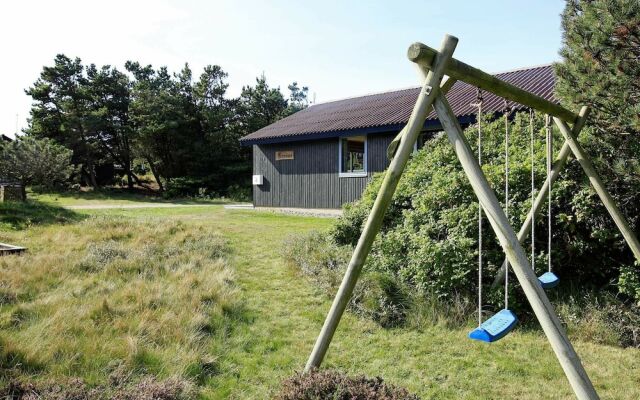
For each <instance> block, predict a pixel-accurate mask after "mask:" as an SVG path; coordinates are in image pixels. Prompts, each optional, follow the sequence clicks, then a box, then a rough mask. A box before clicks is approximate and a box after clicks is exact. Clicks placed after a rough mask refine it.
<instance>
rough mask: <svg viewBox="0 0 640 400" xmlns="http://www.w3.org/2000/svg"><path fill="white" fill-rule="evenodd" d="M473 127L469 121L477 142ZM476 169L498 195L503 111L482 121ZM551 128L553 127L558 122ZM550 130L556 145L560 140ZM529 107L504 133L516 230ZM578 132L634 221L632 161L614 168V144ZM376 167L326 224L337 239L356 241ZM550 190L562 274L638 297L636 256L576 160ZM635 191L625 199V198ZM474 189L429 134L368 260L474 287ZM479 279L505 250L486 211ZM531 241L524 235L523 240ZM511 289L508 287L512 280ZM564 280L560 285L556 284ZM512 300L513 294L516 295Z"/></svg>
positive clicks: (426, 289)
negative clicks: (357, 198)
mask: <svg viewBox="0 0 640 400" xmlns="http://www.w3.org/2000/svg"><path fill="white" fill-rule="evenodd" d="M534 126H535V128H534V130H535V134H536V141H535V148H534V156H535V158H534V163H535V170H534V173H535V180H536V182H537V185H538V186H540V185H541V183H542V182H543V180H544V179H545V144H544V129H543V118H542V116H539V115H536V116H535V121H534ZM476 134H477V133H476V128H475V127H471V129H469V130H467V132H466V136H467V139H468V140H469V142H470V143H475V135H476ZM483 137H484V141H483V170H484V173H485V175H486V177H487V179H488V180H489V182H490V184H491V185H492V187H493V189H494V190H495V191H496V194H497V196H498V198H499V199H503V198H504V183H505V182H504V162H505V160H504V121H503V120H502V119H498V120H495V121H493V122H491V121H485V123H484V131H483ZM555 137H556V138H558V139H559V138H560V135H559V134H558V133H557V132H556V133H555ZM558 139H557V140H555V154H557V152H558V150H559V147H560V146H561V144H562V142H561V140H558ZM529 142H530V134H529V118H528V113H526V114H524V113H523V114H518V115H516V117H515V120H514V121H513V123H512V129H511V138H510V149H509V151H510V165H509V168H510V181H509V185H510V206H509V207H510V222H511V224H512V226H513V227H514V229H515V230H516V231H517V230H518V229H519V227H520V225H521V224H522V222H523V221H524V218H525V216H526V214H527V212H528V211H529V208H530V206H531V201H530V190H531V189H530V188H531V182H530V176H531V156H530V149H529ZM581 142H583V144H584V147H586V149H587V151H588V152H589V153H591V154H594V155H595V157H594V163H595V165H596V168H597V169H599V170H603V171H607V172H609V173H608V174H607V175H606V176H603V179H604V180H605V181H606V182H605V184H607V185H608V187H609V188H610V189H611V192H612V194H613V196H614V198H616V199H624V200H625V201H624V202H620V203H619V204H620V206H621V208H622V211H623V213H625V215H627V216H629V217H630V223H631V225H632V226H637V222H638V221H637V218H638V215H639V212H638V211H640V210H639V209H638V208H639V207H640V180H638V179H635V178H634V179H631V178H630V179H623V178H621V177H620V174H622V173H623V172H624V174H627V175H630V176H632V177H635V176H636V174H638V171H634V170H631V171H620V170H618V171H617V173H613V172H611V171H612V170H611V168H607V167H606V166H607V164H608V163H611V162H613V161H611V160H612V159H613V158H612V157H611V154H614V152H612V149H611V148H610V147H609V146H607V145H606V143H605V142H604V141H603V140H602V139H601V138H599V137H598V136H596V135H593V134H592V133H591V131H589V130H588V129H587V130H585V131H584V132H583V135H582V136H581ZM382 176H383V174H378V175H376V176H375V177H374V179H373V180H372V181H371V183H370V184H369V185H368V186H367V188H366V190H365V192H364V194H363V196H362V199H361V200H360V201H358V202H356V203H353V204H349V205H347V206H346V207H345V209H344V215H343V216H342V217H341V218H340V219H338V221H337V222H336V224H335V226H334V227H333V229H332V231H331V235H332V238H333V239H334V240H335V241H336V243H337V244H338V245H354V244H355V243H356V242H357V239H358V237H359V235H360V231H361V228H362V224H363V223H364V221H365V219H366V216H367V215H368V213H369V210H370V209H371V206H372V204H373V201H374V199H375V196H376V194H377V191H378V189H379V187H380V184H381V180H382ZM552 198H553V219H552V230H553V239H552V240H553V242H552V244H553V246H552V247H553V250H552V251H553V254H552V256H553V265H554V270H555V272H556V273H557V274H558V275H559V276H560V277H561V278H562V281H563V282H564V283H566V282H568V281H573V282H575V283H579V284H580V285H582V286H583V287H585V288H594V289H601V288H605V289H608V290H612V291H616V290H618V289H619V290H620V292H621V293H623V294H625V295H627V296H630V297H635V298H636V299H639V298H638V297H636V296H638V295H639V294H640V290H639V289H640V282H639V281H640V280H639V279H638V275H637V271H638V270H637V268H634V267H633V266H632V265H633V264H632V263H633V257H632V255H631V253H630V251H629V250H628V248H627V246H626V244H625V243H624V241H623V240H622V238H621V235H620V234H619V232H618V229H617V228H616V226H615V225H614V223H613V221H612V220H611V218H610V216H609V215H608V213H607V212H606V210H605V209H604V207H603V206H602V205H601V202H600V200H599V198H598V197H597V196H596V194H595V193H594V192H593V190H592V189H591V187H590V186H589V182H588V180H587V178H586V177H585V175H584V173H583V172H582V170H581V169H580V167H579V165H578V164H577V163H576V162H575V161H569V164H568V166H567V168H566V170H565V172H563V173H562V174H561V176H560V178H559V180H558V181H557V182H556V184H555V185H554V188H553V192H552ZM630 199H632V200H630ZM477 213H478V206H477V199H476V197H475V195H474V193H473V191H472V189H471V187H470V185H469V183H468V179H467V177H466V175H465V174H464V172H463V171H462V168H461V167H460V163H459V161H458V160H457V157H456V155H455V154H454V152H453V149H452V147H451V145H450V144H449V143H448V141H447V140H446V138H445V137H443V136H439V137H436V138H434V139H433V140H431V141H429V142H427V143H426V145H425V147H424V148H423V149H421V150H420V151H419V152H418V153H417V154H415V155H414V156H413V157H412V159H411V161H410V162H409V164H408V166H407V169H406V171H405V173H404V175H403V178H402V179H401V181H400V184H399V186H398V189H397V192H396V195H395V196H394V199H393V201H392V204H391V206H390V208H389V210H388V212H387V214H386V217H385V222H384V224H383V227H382V230H381V233H380V235H379V236H378V238H377V239H376V241H375V242H374V245H373V248H372V251H371V254H370V256H369V258H368V261H367V263H368V265H367V268H368V269H370V270H374V271H378V272H382V273H386V274H388V275H390V276H394V277H396V278H397V279H398V280H399V281H401V282H403V283H405V284H407V285H409V286H410V287H412V288H414V289H415V290H417V291H420V292H423V293H431V294H434V295H436V296H439V297H441V298H443V299H447V298H454V297H460V296H462V297H463V298H464V297H466V298H472V297H474V296H475V292H476V290H477V288H476V286H477V273H476V271H477V257H478V253H477V241H478V233H477V229H478V228H477ZM546 228H547V226H546V215H545V213H544V212H543V215H541V216H540V217H539V219H538V221H537V229H536V243H537V246H536V250H537V251H536V264H537V265H538V266H539V267H538V272H539V273H541V272H542V269H544V267H542V266H543V265H546V260H547V256H546V254H545V249H546ZM484 232H485V236H484V237H485V239H484V252H483V256H484V259H485V265H486V267H485V270H484V277H483V278H484V282H485V283H487V284H488V283H490V282H492V280H493V278H494V277H495V274H496V271H497V269H498V267H499V266H500V265H501V263H502V261H503V257H504V255H503V252H502V251H501V249H500V247H499V246H498V243H497V240H496V239H495V235H494V234H493V232H492V231H491V228H490V226H489V224H488V223H487V221H486V220H485V222H484ZM529 243H530V241H528V242H527V244H525V247H528V245H529ZM513 286H514V287H512V290H514V292H515V293H520V292H519V291H516V290H515V289H516V287H515V285H513ZM488 289H489V288H488V287H487V288H485V293H486V294H487V295H486V299H485V300H488V301H489V303H492V304H494V305H495V306H496V307H497V306H499V303H500V299H501V298H502V295H501V292H500V290H498V291H493V292H489V290H488ZM560 290H562V289H560ZM513 304H514V305H515V306H516V308H517V302H514V303H513Z"/></svg>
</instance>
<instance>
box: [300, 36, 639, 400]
mask: <svg viewBox="0 0 640 400" xmlns="http://www.w3.org/2000/svg"><path fill="white" fill-rule="evenodd" d="M457 41H458V40H457V39H456V38H455V37H452V36H449V35H446V36H445V38H444V40H443V43H442V46H441V50H440V51H436V50H433V49H431V48H429V47H428V46H425V45H424V44H421V43H416V44H414V45H412V46H411V47H410V48H409V51H408V56H409V59H410V60H411V61H413V62H415V63H416V64H417V65H418V66H419V67H420V68H419V69H420V71H421V74H422V76H421V79H422V82H423V84H424V85H423V87H422V90H421V92H420V94H419V95H418V99H417V101H416V105H415V107H414V109H413V112H412V114H411V117H410V119H409V122H408V123H407V126H406V127H405V128H404V129H403V130H402V132H401V134H399V135H398V136H397V137H396V139H394V141H393V143H392V145H391V146H390V149H389V152H390V154H394V153H395V155H394V157H393V159H392V161H391V164H390V165H389V168H388V170H387V172H386V174H385V178H384V180H383V182H382V186H381V187H380V190H379V192H378V195H377V197H376V200H375V202H374V206H373V208H372V210H371V212H370V214H369V217H368V219H367V222H366V224H365V226H364V228H363V230H362V234H361V236H360V239H359V240H358V244H357V245H356V248H355V250H354V253H353V256H352V258H351V261H350V262H349V266H348V267H347V271H346V273H345V276H344V278H343V280H342V283H341V285H340V288H339V289H338V293H337V294H336V297H335V299H334V301H333V304H332V306H331V310H330V311H329V314H328V315H327V318H326V320H325V322H324V325H323V327H322V330H321V332H320V335H319V336H318V338H317V340H316V343H315V345H314V348H313V351H312V353H311V355H310V357H309V360H308V361H307V365H306V367H305V371H308V370H310V369H311V368H315V367H319V366H320V364H321V363H322V360H323V359H324V356H325V354H326V351H327V349H328V347H329V344H330V342H331V339H332V338H333V335H334V333H335V331H336V328H337V326H338V323H339V322H340V319H341V317H342V314H343V313H344V310H345V309H346V306H347V304H348V302H349V300H350V298H351V294H352V293H353V288H354V287H355V284H356V282H357V280H358V277H359V275H360V272H361V270H362V266H363V265H364V262H365V260H366V258H367V255H368V254H369V252H370V250H371V246H372V244H373V240H374V239H375V236H376V235H377V233H378V231H379V230H380V227H381V225H382V220H383V218H384V214H385V212H386V210H387V208H388V206H389V204H390V202H391V199H392V197H393V194H394V192H395V189H396V187H397V185H398V181H399V179H400V177H401V175H402V172H403V170H404V168H405V166H406V163H407V161H408V159H409V156H410V155H411V152H412V151H413V146H414V144H415V142H416V140H417V137H418V134H419V133H420V130H421V129H422V126H423V125H424V121H425V119H426V117H427V115H428V113H429V111H430V108H431V105H433V106H434V108H435V109H436V113H437V115H438V118H439V120H440V122H441V123H442V126H443V128H444V130H445V131H446V133H447V137H448V138H449V141H450V142H451V144H452V145H453V147H454V149H455V152H456V155H457V156H458V159H459V160H460V163H461V165H462V167H463V170H464V171H465V173H466V175H467V177H468V178H469V181H470V183H471V186H472V188H473V190H474V192H475V194H476V196H477V197H478V200H479V202H480V204H481V206H482V208H483V209H484V211H485V214H486V215H487V218H488V220H489V222H490V224H491V226H492V228H493V230H494V231H495V233H496V235H497V237H498V240H499V242H500V244H501V246H502V248H503V251H504V252H505V254H506V256H507V259H508V260H509V262H510V264H511V265H512V266H513V270H514V272H515V275H516V277H517V278H518V281H519V282H520V285H521V286H522V289H523V291H524V293H525V296H526V297H527V300H528V301H529V303H530V304H531V308H532V309H533V311H534V313H535V315H536V317H537V318H538V321H539V322H540V325H541V326H542V329H543V331H544V333H545V335H546V336H547V338H548V340H549V343H550V344H551V347H552V349H553V351H554V352H555V354H556V357H557V358H558V361H559V362H560V365H561V366H562V368H563V370H564V372H565V374H566V376H567V378H568V380H569V383H570V384H571V387H572V388H573V391H574V393H575V394H576V396H577V397H578V399H580V400H582V399H588V400H593V399H598V398H599V397H598V394H597V393H596V391H595V389H594V387H593V385H592V383H591V381H590V379H589V377H588V375H587V373H586V371H585V370H584V367H583V366H582V363H581V362H580V359H579V357H578V355H577V354H576V352H575V350H574V349H573V346H572V345H571V342H570V341H569V338H568V337H567V334H566V332H565V331H564V329H563V327H562V324H561V323H560V320H559V319H558V316H557V315H556V313H555V311H554V309H553V306H552V305H551V303H550V302H549V299H548V298H547V296H546V294H545V292H544V290H543V289H542V287H541V285H540V284H539V281H538V279H537V277H536V275H535V273H534V271H532V270H531V264H530V263H529V260H528V259H527V255H526V253H525V251H524V249H523V247H522V245H521V241H522V240H524V238H525V237H526V235H528V234H529V232H528V229H527V227H526V226H527V225H530V219H531V218H533V217H534V216H535V215H536V214H537V212H539V209H540V208H541V204H542V202H543V197H544V196H545V195H546V193H547V192H548V190H549V189H550V187H551V185H552V184H553V182H554V181H555V179H556V178H557V177H558V175H559V174H560V171H561V170H562V169H563V167H564V164H565V163H566V161H567V158H568V156H569V152H570V151H571V152H573V154H574V155H575V156H576V158H577V159H578V161H579V162H580V165H581V166H582V168H583V169H584V170H585V172H586V174H587V176H588V177H589V179H590V181H591V183H592V185H593V186H594V187H595V189H596V192H597V193H598V195H599V196H600V198H601V199H602V201H603V203H604V204H605V206H606V208H607V210H608V211H609V213H610V214H611V215H612V217H613V218H614V221H615V222H616V225H617V226H618V228H619V229H620V230H621V232H622V234H623V236H624V238H625V240H626V241H627V243H628V244H629V246H630V247H631V249H632V251H633V253H634V255H635V256H636V258H638V260H640V244H639V243H638V240H637V238H636V236H635V234H634V233H633V231H632V230H631V228H630V227H629V224H628V223H627V222H626V220H625V219H624V217H623V216H622V214H621V213H620V211H619V210H618V208H617V207H616V205H615V203H614V202H613V199H612V198H611V196H610V195H609V193H608V192H607V191H606V189H605V188H604V185H603V184H602V181H601V179H600V178H599V177H598V175H597V174H596V172H595V169H594V168H593V165H592V164H591V161H590V160H589V158H588V156H587V155H586V153H585V152H584V150H582V148H581V146H580V144H579V143H578V142H577V140H575V138H576V137H577V136H578V134H579V133H580V130H581V129H582V127H583V126H584V123H585V120H586V117H587V115H588V109H587V108H583V109H582V110H581V111H580V114H575V113H573V112H571V111H569V110H567V109H565V108H563V107H562V106H560V105H558V104H555V103H552V102H550V101H548V100H546V99H544V98H542V97H539V96H537V95H534V94H532V93H529V92H526V91H524V90H522V89H520V88H518V87H516V86H513V85H511V84H509V83H506V82H503V81H501V80H499V79H497V78H495V77H494V76H491V75H489V74H487V73H485V72H483V71H480V70H478V69H476V68H473V67H471V66H469V65H467V64H464V63H462V62H460V61H458V60H456V59H454V58H452V54H453V50H454V48H455V47H456V44H457ZM444 74H446V75H448V78H449V80H448V81H446V83H444V84H442V86H441V87H440V86H439V85H440V81H441V80H442V78H443V75H444ZM455 80H460V81H464V82H466V83H469V84H471V85H474V86H476V87H478V88H481V89H484V90H487V91H489V92H492V93H494V94H496V95H498V96H501V97H503V98H505V99H508V100H512V101H515V102H517V103H520V104H522V105H525V106H527V107H530V108H533V109H536V110H538V111H542V112H545V113H547V114H549V115H551V116H553V117H554V121H555V123H556V125H558V127H559V128H560V131H561V132H562V134H563V136H564V138H565V143H564V145H563V147H562V150H561V151H560V154H559V157H558V160H557V161H556V163H555V165H554V168H553V169H552V171H551V173H550V174H549V176H547V179H546V181H545V183H544V184H543V187H542V189H541V193H539V195H538V197H537V198H536V200H535V201H534V204H533V205H532V209H531V211H530V213H529V216H528V217H527V221H529V223H527V222H525V226H523V228H521V230H520V232H519V234H518V235H516V233H515V231H514V230H513V227H512V226H511V225H510V224H509V222H508V219H507V217H506V215H505V213H504V210H503V209H502V208H501V206H500V203H499V201H498V199H497V197H496V195H495V192H494V191H493V190H492V189H491V187H490V185H489V183H488V181H487V179H486V177H485V176H484V173H483V171H482V168H481V167H480V165H479V163H478V161H477V159H476V157H475V155H474V154H473V151H472V150H471V147H470V146H469V143H467V141H466V139H465V137H464V134H463V132H462V128H461V127H460V124H459V123H458V120H457V118H456V117H455V114H454V113H453V111H452V110H451V107H450V105H449V103H448V102H447V99H446V97H445V95H444V94H445V93H446V91H447V90H448V89H449V88H450V87H451V86H452V84H453V82H454V81H455ZM567 122H570V123H572V124H573V131H572V130H571V129H570V128H569V126H568V125H567Z"/></svg>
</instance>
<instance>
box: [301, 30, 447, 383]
mask: <svg viewBox="0 0 640 400" xmlns="http://www.w3.org/2000/svg"><path fill="white" fill-rule="evenodd" d="M457 44H458V39H457V38H455V37H453V36H449V35H445V37H444V39H443V41H442V46H441V50H440V52H439V53H438V57H436V59H435V60H434V66H433V70H432V71H430V72H429V74H428V75H427V76H426V77H425V79H424V80H423V83H424V84H423V87H422V90H421V91H420V95H419V96H418V99H417V101H416V105H415V107H414V108H413V112H412V113H411V117H410V118H409V122H407V128H406V132H405V136H404V140H402V141H401V143H400V146H399V148H398V151H397V153H396V155H395V156H394V157H393V160H391V164H390V165H389V168H388V169H387V172H386V173H385V176H384V180H383V181H382V186H380V190H379V191H378V195H377V196H376V200H375V202H374V204H373V208H372V209H371V212H370V213H369V217H368V218H367V222H366V224H365V226H364V228H363V229H362V233H361V234H360V239H359V240H358V244H357V245H356V248H355V250H354V252H353V255H352V256H351V261H349V266H348V267H347V271H346V272H345V275H344V278H343V279H342V283H341V284H340V288H339V289H338V293H336V297H335V299H334V300H333V304H332V305H331V309H330V310H329V313H328V315H327V318H326V319H325V321H324V325H323V326H322V330H321V331H320V334H319V335H318V338H317V339H316V343H315V345H314V347H313V351H312V352H311V355H310V356H309V359H308V361H307V365H306V366H305V371H309V370H310V369H312V368H317V367H319V366H320V364H321V363H322V360H323V359H324V356H325V354H326V352H327V349H328V347H329V344H330V343H331V339H332V338H333V335H334V333H335V331H336V328H337V327H338V323H339V322H340V319H341V318H342V314H343V313H344V310H345V309H346V307H347V304H348V303H349V300H350V299H351V295H352V293H353V288H354V287H355V285H356V282H357V281H358V278H359V276H360V272H361V271H362V266H363V265H364V263H365V261H366V259H367V256H368V255H369V252H370V251H371V246H372V245H373V240H374V239H375V237H376V235H377V234H378V232H379V231H380V227H381V226H382V221H383V218H384V214H385V212H386V211H387V208H389V204H390V203H391V199H392V198H393V194H394V193H395V190H396V187H397V186H398V182H399V180H400V177H401V176H402V172H403V171H404V168H405V166H406V165H407V161H408V160H409V157H410V156H411V153H412V152H413V145H414V143H415V142H416V140H417V139H418V135H419V134H420V131H421V130H422V126H423V125H424V121H425V119H426V118H427V115H428V114H429V112H430V111H431V106H432V104H433V102H434V100H435V98H436V96H437V95H438V94H439V93H440V82H441V80H442V77H443V75H444V70H445V67H446V65H447V63H448V62H449V60H451V56H452V54H453V51H454V49H455V48H456V45H457Z"/></svg>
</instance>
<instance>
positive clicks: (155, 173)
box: [145, 156, 164, 192]
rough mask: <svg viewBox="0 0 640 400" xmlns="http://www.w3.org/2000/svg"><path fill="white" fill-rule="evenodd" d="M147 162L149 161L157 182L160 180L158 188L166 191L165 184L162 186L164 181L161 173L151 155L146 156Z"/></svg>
mask: <svg viewBox="0 0 640 400" xmlns="http://www.w3.org/2000/svg"><path fill="white" fill-rule="evenodd" d="M145 158H146V160H147V162H148V163H149V168H151V173H152V174H153V177H154V178H155V179H156V182H158V188H159V189H160V192H164V186H162V181H161V180H160V175H159V174H158V170H157V169H156V167H155V165H154V164H153V161H151V157H148V156H147V157H145Z"/></svg>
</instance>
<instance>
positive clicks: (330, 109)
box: [241, 65, 556, 142]
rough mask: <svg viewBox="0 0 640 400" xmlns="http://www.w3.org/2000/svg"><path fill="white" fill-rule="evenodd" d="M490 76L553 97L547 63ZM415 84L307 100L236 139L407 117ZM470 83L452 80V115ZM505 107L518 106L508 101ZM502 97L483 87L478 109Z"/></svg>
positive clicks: (463, 103) (468, 110) (468, 97)
mask: <svg viewBox="0 0 640 400" xmlns="http://www.w3.org/2000/svg"><path fill="white" fill-rule="evenodd" d="M495 76H496V77H498V78H500V79H502V80H504V81H505V82H509V83H511V84H513V85H515V86H517V87H520V88H522V89H524V90H527V91H529V92H531V93H534V94H536V95H538V96H540V97H543V98H544V99H546V100H549V101H554V102H555V101H556V97H555V94H554V87H555V75H554V72H553V67H552V66H551V65H545V66H541V67H534V68H527V69H521V70H516V71H510V72H505V73H501V74H496V75H495ZM419 92H420V88H417V87H416V88H410V89H403V90H397V91H392V92H386V93H379V94H372V95H367V96H361V97H353V98H349V99H344V100H337V101H332V102H328V103H322V104H316V105H312V106H310V107H308V108H306V109H304V110H302V111H299V112H297V113H295V114H293V115H290V116H288V117H287V118H283V119H281V120H279V121H277V122H275V123H273V124H271V125H269V126H266V127H264V128H262V129H260V130H258V131H256V132H254V133H252V134H250V135H247V136H245V137H243V138H242V139H241V140H242V141H246V142H256V141H257V142H259V141H261V140H265V141H268V140H272V139H275V138H291V140H297V139H304V137H305V136H308V135H311V134H314V135H318V134H322V133H327V136H329V135H330V134H335V132H343V131H348V130H354V129H363V128H364V129H366V128H379V127H385V126H389V127H390V129H391V127H397V125H402V124H405V123H406V122H407V121H408V120H409V116H410V115H411V111H412V110H413V106H414V104H415V102H416V99H417V97H418V94H419ZM476 95H477V91H476V88H475V87H473V86H471V85H469V84H466V83H464V82H456V83H455V84H454V85H453V87H452V88H451V90H450V91H449V93H448V94H447V100H448V101H449V103H450V104H451V108H452V109H453V112H454V113H455V114H456V116H458V117H463V116H470V115H474V114H475V112H476V107H473V106H471V104H472V103H475V102H476ZM508 105H509V107H513V106H516V108H517V109H523V108H525V107H524V106H521V105H519V104H514V103H513V102H509V103H508ZM503 109H504V100H503V99H502V98H500V97H498V96H496V95H494V94H492V93H488V92H484V93H483V110H484V111H485V112H501V111H502V110H503ZM435 118H436V115H435V112H433V111H432V112H431V113H430V114H429V116H428V117H427V120H435Z"/></svg>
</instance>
